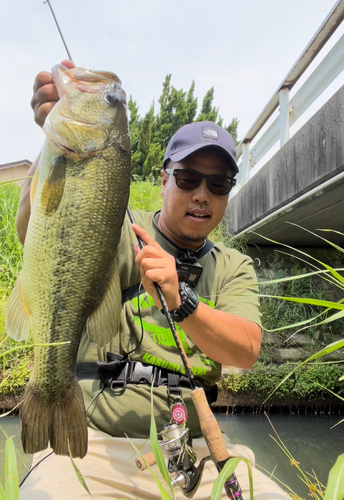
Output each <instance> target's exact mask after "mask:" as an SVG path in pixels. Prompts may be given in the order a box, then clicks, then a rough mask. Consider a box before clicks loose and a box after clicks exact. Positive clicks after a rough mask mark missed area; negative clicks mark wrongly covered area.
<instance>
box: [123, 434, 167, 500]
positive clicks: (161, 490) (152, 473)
mask: <svg viewBox="0 0 344 500" xmlns="http://www.w3.org/2000/svg"><path fill="white" fill-rule="evenodd" d="M126 437H127V439H128V440H129V443H130V444H131V446H132V447H133V448H134V450H135V451H136V453H137V455H138V456H139V457H140V458H141V459H142V460H143V461H144V462H145V459H144V458H143V456H142V454H141V452H140V450H139V449H138V448H137V446H135V445H134V443H133V442H132V441H131V440H130V438H129V437H128V436H126ZM145 463H146V462H145ZM146 466H147V469H148V470H149V472H150V473H151V475H152V477H153V479H154V481H155V482H156V484H157V486H158V488H159V491H160V495H161V499H162V500H175V496H174V493H173V497H172V498H171V497H170V495H169V494H168V493H167V491H166V490H165V488H164V487H163V485H162V484H161V482H160V481H159V479H158V478H157V477H156V475H155V474H154V472H153V471H152V469H151V467H149V465H148V464H147V463H146Z"/></svg>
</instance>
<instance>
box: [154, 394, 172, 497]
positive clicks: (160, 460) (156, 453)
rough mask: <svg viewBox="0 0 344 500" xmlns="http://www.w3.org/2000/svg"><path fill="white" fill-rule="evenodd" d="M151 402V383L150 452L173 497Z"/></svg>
mask: <svg viewBox="0 0 344 500" xmlns="http://www.w3.org/2000/svg"><path fill="white" fill-rule="evenodd" d="M153 403H154V402H153V385H152V387H151V425H150V441H151V447H152V452H153V453H154V456H155V460H156V463H157V466H158V467H159V470H160V473H161V475H162V477H163V478H164V480H165V483H166V484H167V486H168V487H169V489H170V491H171V493H172V496H173V498H174V491H173V486H172V484H171V479H170V475H169V473H168V470H167V467H166V462H165V458H164V456H163V454H162V451H161V448H160V445H159V440H158V433H157V429H156V424H155V418H154V404H153Z"/></svg>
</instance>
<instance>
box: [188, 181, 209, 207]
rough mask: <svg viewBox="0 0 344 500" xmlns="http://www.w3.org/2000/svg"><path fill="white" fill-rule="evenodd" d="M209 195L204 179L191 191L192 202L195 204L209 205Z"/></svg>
mask: <svg viewBox="0 0 344 500" xmlns="http://www.w3.org/2000/svg"><path fill="white" fill-rule="evenodd" d="M209 198H210V193H209V189H208V186H207V182H206V180H205V179H202V182H201V184H200V185H199V186H198V187H197V188H195V189H194V190H193V193H192V201H193V202H196V203H209Z"/></svg>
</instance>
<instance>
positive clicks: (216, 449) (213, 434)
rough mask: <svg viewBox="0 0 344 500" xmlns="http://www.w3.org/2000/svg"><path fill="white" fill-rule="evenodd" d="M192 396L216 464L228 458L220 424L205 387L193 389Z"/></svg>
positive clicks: (203, 432)
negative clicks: (209, 402) (208, 399)
mask: <svg viewBox="0 0 344 500" xmlns="http://www.w3.org/2000/svg"><path fill="white" fill-rule="evenodd" d="M191 398H192V401H193V403H194V405H195V408H196V411H197V415H198V418H199V421H200V425H201V429H202V434H203V436H204V439H205V441H206V443H207V445H208V448H209V451H210V453H211V456H212V459H213V460H214V462H215V464H217V463H219V462H222V461H225V460H228V458H229V456H228V451H227V448H226V445H225V442H224V440H223V437H222V432H221V429H220V426H219V424H218V422H217V420H216V418H215V417H214V415H213V412H212V411H211V409H210V406H209V404H208V401H207V398H206V395H205V392H204V389H203V388H202V387H198V388H197V389H194V390H193V391H191Z"/></svg>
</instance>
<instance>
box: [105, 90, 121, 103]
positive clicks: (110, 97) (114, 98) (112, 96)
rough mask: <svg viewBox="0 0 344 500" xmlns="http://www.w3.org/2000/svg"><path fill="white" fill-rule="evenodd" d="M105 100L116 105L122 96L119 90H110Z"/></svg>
mask: <svg viewBox="0 0 344 500" xmlns="http://www.w3.org/2000/svg"><path fill="white" fill-rule="evenodd" d="M105 100H106V102H108V103H109V104H110V106H115V105H116V104H117V103H118V102H119V100H120V96H119V95H118V94H117V92H109V93H108V94H106V96H105Z"/></svg>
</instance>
